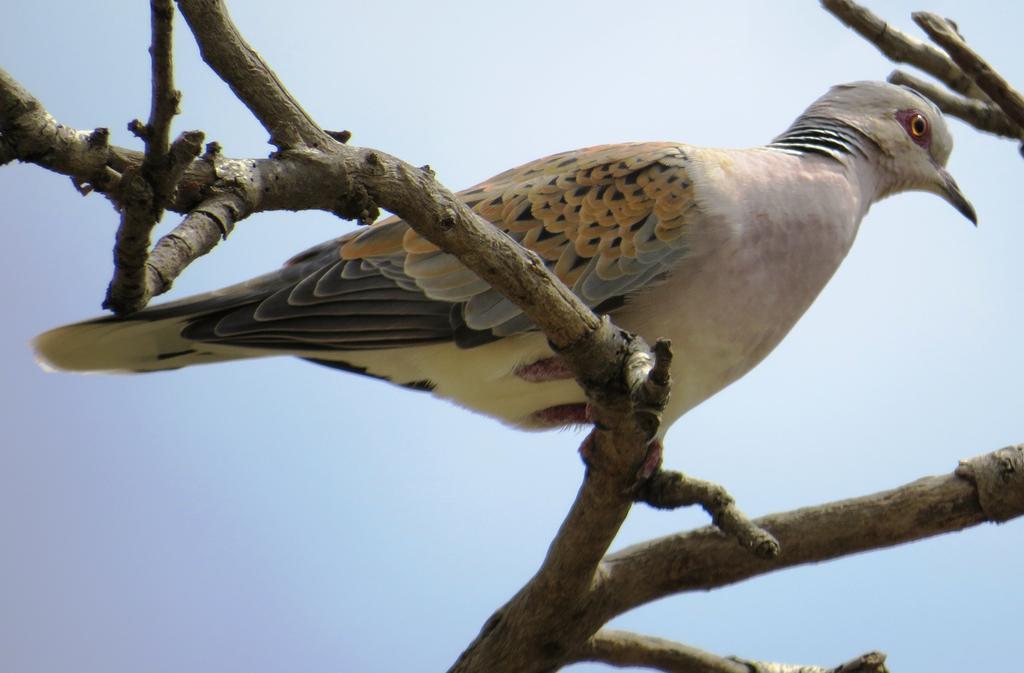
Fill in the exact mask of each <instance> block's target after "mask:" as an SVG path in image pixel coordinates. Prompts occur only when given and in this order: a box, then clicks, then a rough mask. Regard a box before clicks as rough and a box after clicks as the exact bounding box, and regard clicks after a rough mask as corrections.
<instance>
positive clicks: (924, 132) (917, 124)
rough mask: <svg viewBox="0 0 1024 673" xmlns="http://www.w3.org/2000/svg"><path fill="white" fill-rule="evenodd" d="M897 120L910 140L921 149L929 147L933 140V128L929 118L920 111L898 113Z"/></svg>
mask: <svg viewBox="0 0 1024 673" xmlns="http://www.w3.org/2000/svg"><path fill="white" fill-rule="evenodd" d="M896 118H897V119H899V121H900V123H901V124H903V128H904V129H906V131H907V135H909V136H910V139H911V140H913V141H914V142H915V143H917V144H918V145H920V146H921V147H928V143H929V141H930V140H931V127H930V126H929V124H928V118H927V117H925V116H924V114H922V113H921V111H920V110H902V111H901V112H898V113H896Z"/></svg>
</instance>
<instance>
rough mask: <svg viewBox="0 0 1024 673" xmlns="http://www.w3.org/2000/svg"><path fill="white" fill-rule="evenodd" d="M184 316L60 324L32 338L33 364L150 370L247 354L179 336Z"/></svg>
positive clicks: (185, 320)
mask: <svg viewBox="0 0 1024 673" xmlns="http://www.w3.org/2000/svg"><path fill="white" fill-rule="evenodd" d="M187 323H188V318H187V317H182V316H175V317H168V318H163V319H157V320H132V319H127V320H119V319H116V318H98V319H96V320H89V321H86V322H80V323H75V324H73V325H65V326H63V327H58V328H56V329H52V330H50V331H49V332H44V333H43V334H40V335H39V336H37V337H36V338H35V339H33V341H32V346H33V348H34V349H35V352H36V359H37V360H38V361H39V364H40V365H42V366H43V367H44V368H45V369H49V370H63V371H73V372H152V371H162V370H166V369H178V368H180V367H186V366H190V365H196V364H204V363H212V362H223V361H225V360H235V359H238V358H244V357H252V356H253V355H257V354H258V353H251V354H250V353H245V352H244V351H239V350H227V349H225V350H224V351H221V350H219V349H217V348H216V346H211V345H210V344H205V343H198V342H195V341H191V340H189V339H186V338H184V337H183V336H181V331H182V329H183V328H184V327H185V325H186V324H187Z"/></svg>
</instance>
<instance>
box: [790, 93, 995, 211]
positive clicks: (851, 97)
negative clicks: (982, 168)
mask: <svg viewBox="0 0 1024 673" xmlns="http://www.w3.org/2000/svg"><path fill="white" fill-rule="evenodd" d="M808 129H812V131H811V132H814V133H818V134H819V135H818V136H817V138H818V139H817V140H816V141H817V142H819V143H820V142H822V140H820V137H821V136H820V134H821V133H825V134H830V135H831V136H835V137H838V138H841V139H842V140H843V142H842V143H841V144H845V145H847V148H851V146H857V148H859V149H860V150H862V151H863V152H866V153H870V154H871V155H873V156H874V161H872V162H871V163H872V166H873V167H874V168H876V169H877V171H878V174H877V177H878V180H879V185H878V187H879V188H878V193H877V195H876V198H877V199H882V198H884V197H887V196H890V195H893V194H896V193H898V192H906V191H910V190H920V191H923V192H931V193H932V194H937V195H939V196H940V197H942V198H943V199H945V200H946V201H947V202H949V204H951V205H952V206H953V207H954V208H955V209H956V210H958V211H959V212H961V213H963V215H964V216H965V217H967V218H968V219H969V220H971V221H972V222H974V223H975V224H977V223H978V218H977V215H976V214H975V212H974V207H973V206H971V203H970V202H969V201H968V200H967V199H966V198H965V197H964V194H963V193H962V192H961V190H959V186H957V185H956V181H955V180H954V179H953V177H952V175H950V174H949V172H948V171H947V170H946V168H945V166H946V162H947V161H948V160H949V153H950V152H952V149H953V139H952V136H951V135H950V134H949V129H948V128H947V127H946V122H945V120H944V119H943V118H942V113H940V112H939V109H938V108H936V107H935V104H934V103H933V102H932V101H931V100H929V99H928V98H926V97H925V96H923V95H921V94H920V93H918V92H916V91H914V90H913V89H911V88H909V87H905V86H896V85H893V84H887V83H885V82H854V83H852V84H840V85H838V86H834V87H833V88H831V89H829V90H828V93H826V94H825V95H823V96H821V97H820V98H818V99H817V100H815V101H814V102H813V103H812V104H811V107H810V108H808V109H807V112H805V113H804V114H803V115H802V116H801V117H800V119H798V120H797V121H796V122H795V123H794V125H793V127H791V130H790V131H787V132H786V133H785V134H783V135H782V136H780V138H783V139H784V138H790V139H788V140H786V142H787V143H788V144H790V145H793V143H794V140H793V139H792V138H793V136H794V135H796V136H797V137H799V138H801V140H800V141H803V142H806V140H804V139H803V138H805V137H807V134H808ZM851 131H852V132H851ZM852 136H856V137H852ZM776 141H778V140H776ZM811 141H812V142H814V141H815V140H811ZM829 154H830V153H829Z"/></svg>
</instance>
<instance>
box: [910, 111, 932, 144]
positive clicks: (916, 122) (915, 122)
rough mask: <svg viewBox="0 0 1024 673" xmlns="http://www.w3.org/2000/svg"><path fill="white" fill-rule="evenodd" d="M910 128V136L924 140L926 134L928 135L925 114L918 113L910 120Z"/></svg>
mask: <svg viewBox="0 0 1024 673" xmlns="http://www.w3.org/2000/svg"><path fill="white" fill-rule="evenodd" d="M908 127H909V128H910V135H912V136H914V137H915V138H924V137H925V134H927V133H928V120H927V119H925V118H924V115H923V114H921V113H920V112H918V113H916V114H915V115H914V116H912V117H911V118H910V123H909V124H908Z"/></svg>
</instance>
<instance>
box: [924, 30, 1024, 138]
mask: <svg viewBox="0 0 1024 673" xmlns="http://www.w3.org/2000/svg"><path fill="white" fill-rule="evenodd" d="M913 17H914V21H915V22H917V25H919V26H921V28H922V29H923V30H924V31H925V32H926V33H928V37H930V38H932V39H933V40H934V41H935V42H937V43H938V44H939V46H941V47H942V48H943V49H945V50H946V53H948V54H949V55H950V57H952V59H953V60H954V61H955V62H956V64H957V65H958V66H959V67H960V69H961V70H962V71H963V72H964V73H966V74H967V76H968V77H970V78H971V80H972V81H974V83H975V84H977V85H978V87H979V88H980V89H981V90H982V91H984V92H985V93H986V94H987V95H988V97H989V98H991V99H992V102H994V103H995V104H996V105H998V106H999V107H1000V109H1002V111H1003V112H1005V113H1006V115H1007V116H1008V117H1010V119H1012V120H1013V121H1015V122H1016V123H1017V125H1018V126H1020V127H1024V96H1021V94H1020V93H1018V92H1017V91H1016V90H1014V88H1013V87H1011V86H1010V84H1009V83H1008V82H1007V81H1006V80H1005V79H1003V77H1002V76H1000V74H999V73H998V72H996V70H995V69H994V68H993V67H992V66H991V65H989V64H988V62H987V61H985V59H983V58H982V57H981V56H980V55H979V54H978V53H977V52H975V51H974V50H973V49H971V48H970V47H969V46H967V43H966V42H965V41H964V39H963V38H962V37H960V34H959V33H958V32H957V29H956V26H954V25H953V24H952V23H951V22H950V21H949V20H948V19H943V18H942V17H940V16H937V15H935V14H931V13H929V12H915V13H914V14H913Z"/></svg>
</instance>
